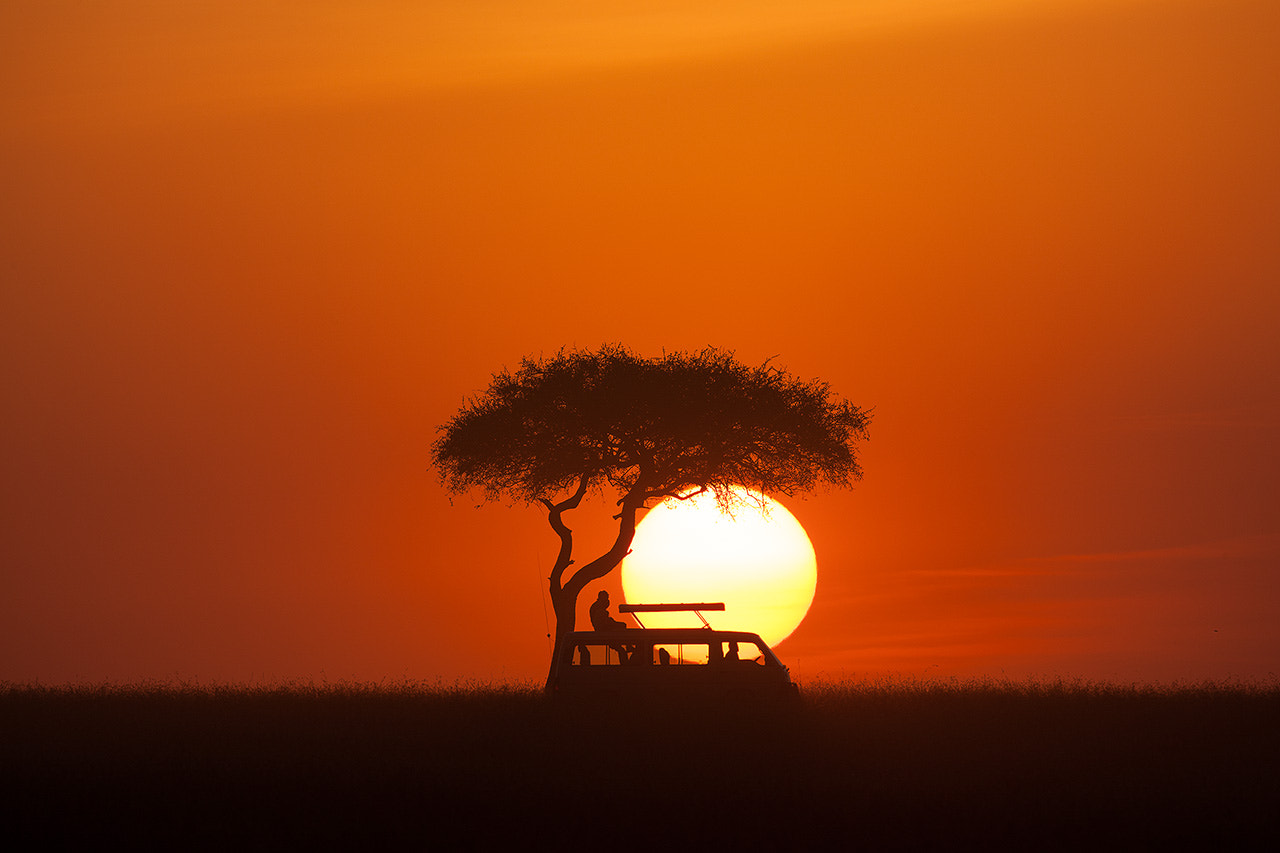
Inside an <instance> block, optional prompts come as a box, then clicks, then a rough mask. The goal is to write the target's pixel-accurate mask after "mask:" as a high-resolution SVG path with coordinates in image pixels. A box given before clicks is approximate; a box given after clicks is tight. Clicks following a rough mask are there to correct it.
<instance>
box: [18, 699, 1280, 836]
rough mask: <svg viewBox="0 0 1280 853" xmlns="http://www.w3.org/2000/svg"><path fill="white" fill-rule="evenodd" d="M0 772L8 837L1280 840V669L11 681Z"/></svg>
mask: <svg viewBox="0 0 1280 853" xmlns="http://www.w3.org/2000/svg"><path fill="white" fill-rule="evenodd" d="M0 784H2V786H3V788H2V793H3V797H4V800H3V802H4V805H3V807H2V809H0V811H3V813H4V825H5V830H4V832H5V836H6V837H7V838H8V839H10V840H12V841H15V842H18V843H21V844H23V845H28V846H26V847H23V848H12V849H29V845H33V844H34V845H38V846H46V845H49V846H51V845H54V844H55V843H60V842H62V841H64V840H68V839H71V840H77V841H88V842H91V843H95V844H100V843H104V842H108V843H109V842H114V843H116V844H127V845H129V846H130V847H135V848H136V847H143V848H150V847H154V848H161V847H163V848H176V849H231V848H246V847H247V848H250V849H254V848H277V847H284V846H286V845H287V846H288V847H290V848H294V847H304V846H322V847H332V846H350V845H352V844H360V845H369V844H375V845H381V846H394V847H397V848H400V847H407V848H410V849H414V848H431V849H446V848H445V847H444V845H448V849H467V848H488V847H491V846H493V845H494V844H518V845H520V846H521V847H522V848H523V847H532V848H535V849H541V848H543V847H548V846H553V845H554V846H556V847H570V846H572V847H574V848H577V847H581V848H583V849H591V850H630V849H653V848H654V846H655V845H657V844H664V845H667V846H668V847H673V848H675V849H688V848H692V847H693V846H694V845H701V846H704V847H705V848H707V849H719V850H732V849H744V850H759V849H780V850H787V849H800V848H808V847H817V846H818V845H823V846H826V845H828V844H832V843H835V844H838V845H839V846H840V847H842V848H850V849H863V850H899V849H901V850H931V849H932V850H957V849H978V848H981V849H987V850H993V849H994V850H1000V849H1016V850H1044V849H1090V850H1098V849H1103V850H1107V849H1111V850H1143V849H1158V848H1163V847H1170V846H1174V845H1176V846H1177V847H1178V848H1189V847H1191V848H1194V847H1203V848H1204V849H1209V846H1210V845H1212V848H1211V849H1235V850H1240V849H1252V848H1254V847H1257V848H1258V849H1269V845H1268V846H1267V847H1264V845H1267V844H1268V842H1269V841H1274V839H1275V838H1276V837H1278V833H1280V817H1278V813H1280V688H1278V687H1276V686H1275V685H1271V686H1268V687H1266V688H1250V687H1239V686H1235V687H1222V686H1207V687H1198V688H1184V689H1163V690H1157V689H1147V688H1115V687H1099V686H1091V685H1061V684H1059V685H1019V684H977V685H974V684H967V685H956V684H928V683H920V684H910V685H903V684H898V685H888V686H884V685H882V686H870V687H868V686H857V685H852V684H846V685H836V686H826V687H816V688H815V687H810V688H809V689H808V690H807V691H806V695H805V700H804V703H803V706H802V707H800V708H799V709H794V710H779V709H769V708H765V709H743V708H734V707H725V706H698V707H675V708H673V707H665V708H664V707H636V706H634V705H629V706H628V707H626V708H621V709H619V708H612V709H605V710H590V711H583V710H575V709H562V708H558V707H555V706H552V705H551V704H550V703H548V702H546V701H545V700H544V699H543V698H542V696H541V695H540V694H539V693H538V692H537V691H536V690H530V689H512V688H488V687H484V688H476V689H431V688H422V687H414V686H405V687H390V688H388V687H385V686H381V687H379V686H372V687H365V686H350V685H347V686H324V687H319V688H317V687H312V686H301V687H299V686H291V687H288V688H280V689H240V688H200V689H197V688H189V687H181V686H167V687H160V688H127V689H120V688H76V689H67V690H58V689H46V688H28V687H13V686H8V687H0ZM548 842H549V843H548Z"/></svg>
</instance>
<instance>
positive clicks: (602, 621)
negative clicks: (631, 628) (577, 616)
mask: <svg viewBox="0 0 1280 853" xmlns="http://www.w3.org/2000/svg"><path fill="white" fill-rule="evenodd" d="M590 613H591V627H592V628H595V629H596V630H597V631H625V630H626V629H627V623H626V622H619V621H618V620H617V619H614V618H613V617H612V616H610V615H609V593H607V592H605V591H604V590H603V589H602V590H600V594H599V595H597V596H596V601H595V604H592V605H591V611H590Z"/></svg>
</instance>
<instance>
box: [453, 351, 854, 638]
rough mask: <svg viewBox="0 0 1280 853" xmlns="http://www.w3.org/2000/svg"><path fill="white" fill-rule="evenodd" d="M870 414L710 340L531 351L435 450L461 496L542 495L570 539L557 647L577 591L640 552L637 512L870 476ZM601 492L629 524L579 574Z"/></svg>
mask: <svg viewBox="0 0 1280 853" xmlns="http://www.w3.org/2000/svg"><path fill="white" fill-rule="evenodd" d="M869 420H870V412H869V411H866V410H863V409H860V408H858V407H856V406H853V405H851V404H849V403H848V402H845V401H844V400H841V399H839V398H837V397H835V396H834V395H833V393H832V392H831V390H830V388H829V386H828V385H827V384H826V383H825V382H821V381H818V380H811V381H803V380H800V379H797V378H795V377H793V376H790V375H788V374H787V373H786V372H784V371H783V370H780V369H778V368H776V367H774V366H772V365H771V364H769V362H765V363H764V364H761V365H760V366H758V367H749V366H747V365H744V364H742V363H741V362H739V361H737V360H736V359H735V358H734V356H733V353H732V352H728V351H725V350H720V349H715V348H708V349H704V350H702V351H701V352H697V353H670V354H666V355H663V356H661V357H658V358H650V359H645V358H640V357H638V356H636V355H635V354H633V353H632V352H630V351H629V350H628V349H626V348H625V347H623V346H619V345H611V346H605V347H602V348H601V349H599V350H597V351H595V352H584V351H565V350H561V351H560V352H558V353H557V354H556V355H554V356H553V357H551V358H549V359H545V360H534V359H530V358H526V359H524V360H523V361H522V362H521V364H520V367H519V368H518V369H517V370H515V371H514V372H511V371H508V370H503V371H502V372H500V373H498V374H496V375H495V376H494V377H493V381H492V383H491V384H490V385H489V388H488V390H486V391H485V392H484V393H482V394H480V395H479V396H478V397H475V398H473V399H470V400H468V401H467V402H466V404H465V405H464V406H463V407H462V409H461V410H460V411H459V412H458V413H457V414H455V415H454V416H453V418H452V419H451V420H450V421H449V422H448V423H446V424H445V425H443V426H442V427H440V428H439V432H440V435H439V437H438V438H437V440H436V441H435V443H434V444H433V445H432V457H433V461H434V462H435V465H436V466H437V467H438V469H439V470H440V473H441V477H442V479H443V481H444V483H445V486H446V487H447V488H448V489H449V490H450V491H451V492H453V493H455V494H457V493H461V492H465V491H468V490H471V489H477V488H478V489H480V490H482V491H483V493H484V496H485V498H486V499H498V498H507V499H513V500H515V501H518V502H525V503H534V502H538V503H541V504H542V506H543V507H545V508H546V510H547V521H548V522H549V523H550V525H551V528H552V530H554V531H555V533H556V535H557V536H558V537H559V539H560V550H559V553H558V554H557V555H556V560H555V564H554V565H553V566H552V569H551V575H550V578H549V585H550V593H551V603H552V606H553V608H554V610H555V615H556V644H555V651H554V652H553V660H554V659H555V658H554V655H555V654H558V653H559V651H560V648H561V643H562V641H563V638H564V636H565V635H566V634H567V633H568V632H570V631H572V630H574V627H575V623H576V618H577V616H576V614H577V601H578V595H579V594H580V593H581V592H582V590H583V589H584V588H585V587H586V586H587V584H589V583H591V582H592V581H595V580H599V579H600V578H602V577H604V576H605V575H607V574H608V573H609V572H611V571H613V569H614V568H616V567H617V566H618V564H619V563H621V562H622V559H623V557H625V556H626V555H627V553H628V551H629V550H630V547H631V542H632V539H633V537H634V536H635V529H636V521H637V514H638V513H639V512H640V511H641V510H642V509H644V508H646V507H648V506H650V505H652V504H653V503H654V502H657V501H661V500H662V499H665V498H679V499H687V498H690V497H692V496H694V495H697V494H702V493H704V492H707V491H710V492H712V493H714V495H715V497H716V499H717V500H718V501H719V502H720V504H721V505H722V506H727V505H728V504H729V503H730V502H731V501H732V500H733V491H732V489H733V487H734V486H744V487H747V488H750V489H755V490H758V491H759V492H761V493H764V494H775V495H792V494H794V493H795V492H797V491H802V490H806V489H809V488H812V487H813V486H815V485H817V484H818V483H822V482H825V483H829V484H832V485H836V486H849V485H851V483H852V482H853V481H854V480H857V479H859V478H861V476H862V471H861V469H860V468H859V466H858V460H857V456H856V453H855V445H856V443H857V442H858V441H859V440H861V439H866V438H867V425H868V422H869ZM595 492H608V493H611V496H612V495H614V494H616V495H617V506H618V509H619V511H618V514H617V515H615V516H614V519H615V520H617V522H618V533H617V537H616V538H615V539H614V542H613V545H612V546H611V547H610V548H609V550H608V551H606V552H605V553H603V554H600V555H599V556H597V557H595V558H594V559H592V560H590V561H589V562H587V563H586V564H585V565H582V566H580V567H579V568H577V569H576V570H575V571H573V572H572V573H571V574H566V573H567V572H568V571H569V569H570V567H571V566H574V565H575V561H574V559H573V531H572V530H571V529H570V528H569V527H568V525H567V524H566V523H565V513H567V512H569V511H571V510H574V509H576V508H577V507H578V505H579V504H580V503H581V502H582V499H583V498H584V497H585V496H586V495H588V494H590V493H595Z"/></svg>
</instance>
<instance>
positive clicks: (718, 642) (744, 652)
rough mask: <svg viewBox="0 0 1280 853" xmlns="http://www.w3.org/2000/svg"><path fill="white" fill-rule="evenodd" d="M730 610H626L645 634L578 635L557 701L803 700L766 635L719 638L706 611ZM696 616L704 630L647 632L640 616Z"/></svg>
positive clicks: (565, 660) (568, 643) (566, 648)
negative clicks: (681, 612)
mask: <svg viewBox="0 0 1280 853" xmlns="http://www.w3.org/2000/svg"><path fill="white" fill-rule="evenodd" d="M723 609H724V605H723V604H706V603H699V604H623V605H620V606H619V607H618V611H619V612H620V613H631V614H632V616H633V617H635V619H636V622H637V624H639V625H640V627H639V628H637V629H626V630H617V631H574V632H572V633H570V634H569V635H568V636H567V637H566V638H565V639H564V641H563V643H562V644H561V651H560V654H559V656H558V657H557V659H556V661H555V662H554V664H553V666H552V669H551V677H550V678H549V679H548V680H547V693H548V695H549V696H551V697H552V698H553V699H557V700H561V699H562V700H579V701H589V702H590V701H595V702H613V701H615V700H616V701H618V702H627V703H633V702H664V701H676V702H683V701H690V700H693V701H699V700H710V701H725V702H729V703H732V704H765V703H789V702H792V701H794V700H797V699H798V698H799V688H798V687H797V685H796V684H795V683H794V682H793V681H792V680H791V673H790V671H789V670H788V669H787V668H786V667H785V666H783V665H782V662H781V661H779V660H778V657H777V655H775V654H774V653H773V650H772V649H770V648H769V646H768V645H766V644H765V642H764V640H762V639H760V635H759V634H752V633H749V632H746V631H717V630H715V629H713V628H712V627H711V626H710V625H709V624H708V623H707V621H706V619H705V618H703V617H702V614H701V612H700V611H703V610H723ZM675 610H689V611H693V612H694V613H696V614H697V615H698V617H699V618H700V619H702V623H703V627H701V628H645V627H644V625H643V623H641V622H640V619H639V616H638V615H637V614H639V613H643V612H657V611H675Z"/></svg>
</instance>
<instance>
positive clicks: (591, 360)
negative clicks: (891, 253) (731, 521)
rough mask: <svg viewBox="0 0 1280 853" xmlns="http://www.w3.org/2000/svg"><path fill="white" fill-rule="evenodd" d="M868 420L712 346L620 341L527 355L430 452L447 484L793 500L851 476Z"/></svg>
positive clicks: (492, 493)
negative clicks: (638, 348) (637, 346)
mask: <svg viewBox="0 0 1280 853" xmlns="http://www.w3.org/2000/svg"><path fill="white" fill-rule="evenodd" d="M869 418H870V415H869V413H868V412H866V411H864V410H862V409H859V408H857V407H856V406H853V405H851V404H849V403H847V402H845V401H843V400H839V399H837V398H835V397H834V396H833V395H832V392H831V390H830V388H829V386H828V385H827V384H826V383H825V382H821V381H818V380H809V381H805V380H801V379H797V378H795V377H793V376H790V375H789V374H787V373H786V372H784V371H783V370H781V369H779V368H776V367H773V366H772V365H771V364H769V363H768V362H766V363H765V364H761V365H759V366H757V367H750V366H747V365H744V364H742V363H741V362H739V361H737V360H736V359H735V358H734V356H733V353H731V352H728V351H725V350H720V349H714V348H708V349H704V350H702V351H701V352H696V353H683V352H676V353H668V354H665V355H663V356H661V357H658V358H652V359H645V358H641V357H639V356H637V355H635V354H633V353H632V352H630V351H629V350H627V349H626V348H625V347H622V346H606V347H603V348H601V349H600V350H598V351H596V352H582V351H563V350H562V351H560V352H558V353H557V354H556V355H554V356H553V357H551V358H549V359H546V360H545V361H538V360H533V359H529V358H526V359H524V360H523V361H522V362H521V364H520V367H519V368H518V369H517V370H515V371H514V372H512V371H507V370H504V371H502V372H500V373H498V374H497V375H495V376H494V378H493V382H492V384H491V385H490V386H489V389H488V390H487V391H486V392H485V393H483V394H481V395H480V396H479V397H476V398H474V399H472V400H470V401H468V402H467V404H466V405H465V406H463V407H462V409H461V411H459V412H458V413H457V414H456V415H455V416H454V417H453V418H452V419H451V420H450V421H449V422H448V423H447V424H446V425H445V426H444V427H442V428H441V435H440V437H439V439H438V440H437V441H436V443H435V445H434V447H433V455H434V459H435V463H436V465H437V466H438V467H439V469H440V470H441V472H442V473H443V476H444V480H445V483H446V485H447V486H448V488H449V489H450V490H451V491H454V492H455V493H456V492H462V491H467V490H469V489H472V488H480V489H482V490H483V491H484V492H485V495H486V497H488V498H490V499H493V498H498V497H500V496H507V497H510V498H513V499H515V500H518V501H525V502H533V501H537V500H541V499H547V498H551V497H553V496H555V495H557V494H562V493H564V492H572V491H574V490H576V489H577V488H578V487H579V486H583V487H584V488H585V490H586V491H587V492H591V491H596V490H602V489H604V488H606V487H608V489H609V490H611V491H615V492H616V493H617V494H619V495H620V496H625V495H633V496H634V497H636V498H643V499H645V500H649V499H655V498H663V497H671V496H678V495H681V494H685V493H687V492H688V491H689V490H690V489H703V488H706V489H710V490H712V491H714V492H715V493H716V495H717V497H718V498H721V499H722V500H727V498H728V494H729V489H730V487H732V486H734V485H740V486H746V487H749V488H754V489H757V490H759V491H761V492H764V493H766V494H780V495H791V494H794V493H795V492H797V491H803V490H806V489H809V488H811V487H813V486H814V485H816V484H817V483H818V482H819V481H825V482H828V483H830V484H832V485H836V486H848V485H850V484H851V483H852V481H854V480H857V479H859V478H860V477H861V475H862V471H861V468H860V467H859V465H858V460H857V456H856V453H855V444H856V442H857V441H858V440H860V439H865V438H866V437H867V424H868V421H869Z"/></svg>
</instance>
